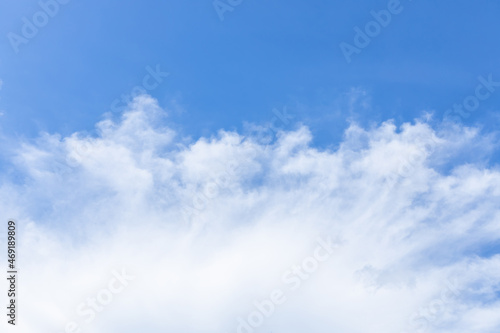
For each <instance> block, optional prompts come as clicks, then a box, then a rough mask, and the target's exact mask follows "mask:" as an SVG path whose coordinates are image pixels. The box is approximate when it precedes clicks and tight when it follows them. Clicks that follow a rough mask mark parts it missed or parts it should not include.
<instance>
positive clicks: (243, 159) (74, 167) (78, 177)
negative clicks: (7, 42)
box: [0, 96, 500, 333]
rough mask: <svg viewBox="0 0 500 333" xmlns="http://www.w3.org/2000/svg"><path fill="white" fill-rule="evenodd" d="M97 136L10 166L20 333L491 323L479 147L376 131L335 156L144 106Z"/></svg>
mask: <svg viewBox="0 0 500 333" xmlns="http://www.w3.org/2000/svg"><path fill="white" fill-rule="evenodd" d="M96 128H97V133H98V134H97V135H95V136H91V135H88V134H85V133H74V134H73V135H71V136H67V137H62V136H60V135H55V134H44V135H41V136H40V137H39V138H38V139H37V140H36V141H33V142H24V143H19V144H18V145H17V146H16V147H15V149H14V150H13V151H11V154H10V155H9V160H10V162H11V163H12V169H11V170H10V171H9V172H8V174H6V175H5V176H4V177H3V180H2V184H1V187H0V195H1V198H2V200H0V208H1V211H2V212H3V214H4V220H5V219H7V218H15V219H17V221H18V224H19V232H20V235H19V239H20V240H19V242H20V243H19V244H20V245H19V246H20V248H19V251H20V253H19V266H20V272H21V273H20V282H19V283H20V284H19V289H20V296H19V304H20V310H19V311H20V312H19V327H18V329H21V331H22V332H26V333H30V332H114V331H120V332H139V331H148V332H149V331H162V332H178V333H183V332H186V333H187V332H206V333H212V332H214V333H215V332H245V333H250V332H271V331H272V332H305V331H310V332H342V333H355V332H356V333H357V332H368V331H372V332H394V333H403V332H408V333H410V332H460V333H461V332H463V333H470V332H475V333H488V332H497V331H498V329H499V328H500V302H499V295H500V255H499V254H498V253H499V252H500V224H499V223H498V221H499V218H500V205H499V203H500V200H499V198H500V173H499V171H498V168H497V167H495V166H490V165H489V164H488V163H486V161H487V157H488V156H489V154H490V153H491V152H493V151H495V150H496V149H497V147H496V140H495V136H494V135H492V134H488V135H487V134H483V133H481V132H480V131H479V130H478V129H475V128H468V127H464V126H459V125H453V124H439V125H436V126H431V125H429V124H428V123H425V122H422V121H416V122H415V123H413V124H404V125H402V126H400V127H397V126H395V125H394V124H393V123H392V122H390V121H388V122H384V123H382V124H380V125H378V126H374V127H372V128H369V129H364V128H361V127H359V126H357V125H356V124H352V125H351V126H350V127H349V128H348V129H347V130H346V131H345V135H344V139H343V141H342V143H341V144H340V146H339V147H338V149H335V150H329V149H319V148H315V147H313V146H312V145H311V142H312V134H311V133H310V131H309V130H308V128H307V127H305V126H298V127H297V128H296V129H295V130H293V131H288V132H279V133H278V134H277V137H276V139H275V140H274V141H272V142H270V143H268V144H263V143H262V140H260V138H258V137H256V136H244V135H242V134H239V133H236V132H230V131H224V130H221V131H220V132H219V133H217V135H214V136H213V137H207V138H200V139H198V140H190V139H188V138H183V137H179V135H178V134H177V133H176V131H175V129H173V128H170V127H169V126H168V118H166V117H165V112H164V111H163V110H161V109H160V107H159V106H158V105H157V102H156V101H155V100H154V99H152V98H151V97H148V96H141V97H138V98H136V99H135V100H134V102H133V103H132V104H131V105H130V106H129V109H128V110H127V111H126V112H125V113H124V114H123V116H122V117H121V119H120V120H118V121H115V120H112V119H106V120H103V121H101V122H100V123H98V124H97V126H96ZM464 156H465V157H468V158H465V160H464ZM469 157H470V158H469ZM1 232H2V233H4V232H5V231H4V230H2V231H1ZM4 236H5V235H4V234H2V237H4ZM2 239H4V238H2ZM4 283H5V281H4ZM5 286H6V284H5ZM5 286H3V285H2V288H3V287H5ZM2 325H3V324H2Z"/></svg>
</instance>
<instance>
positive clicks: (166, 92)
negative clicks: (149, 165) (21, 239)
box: [0, 0, 500, 144]
mask: <svg viewBox="0 0 500 333" xmlns="http://www.w3.org/2000/svg"><path fill="white" fill-rule="evenodd" d="M387 6H388V2H387V1H358V2H356V3H345V2H336V1H314V2H307V3H306V2H303V1H293V0H292V1H275V2H272V3H268V2H267V3H259V2H255V1H253V2H252V1H243V2H242V3H241V4H240V5H237V6H235V7H234V10H233V11H227V12H225V13H224V15H223V17H224V20H223V21H221V20H220V19H219V16H218V15H217V12H216V10H215V9H214V6H213V4H212V3H211V2H210V1H194V2H190V3H189V4H187V3H185V2H183V1H169V2H160V1H153V2H148V3H138V2H135V1H106V2H99V1H88V2H85V3H82V2H78V1H70V2H69V3H68V4H66V5H61V7H60V8H59V10H58V12H57V14H56V15H55V16H54V17H53V18H50V20H49V22H48V24H47V25H46V26H44V27H42V28H41V29H40V30H39V32H38V34H36V36H35V37H34V38H32V39H30V40H29V42H28V43H27V44H20V45H19V53H17V54H16V53H15V52H14V51H13V48H12V46H11V43H9V39H8V38H7V36H6V35H7V33H9V32H14V33H18V34H20V33H21V28H22V26H23V22H22V17H27V18H30V19H31V18H32V16H33V15H34V14H35V13H36V12H37V11H39V10H40V6H39V5H38V3H37V1H27V2H23V3H9V4H8V5H4V6H3V7H4V8H3V9H2V13H1V14H0V15H1V25H0V29H1V31H2V35H3V36H4V38H2V43H1V46H0V47H1V49H0V52H1V53H0V54H1V57H0V61H1V62H0V77H1V78H2V80H3V81H4V85H3V89H2V98H1V100H0V108H1V109H2V110H4V113H5V115H4V116H3V120H2V124H3V128H4V131H6V132H9V133H16V134H21V135H27V136H33V135H36V134H37V133H38V132H39V131H40V130H48V131H52V132H55V131H57V132H61V133H66V134H67V133H70V132H73V131H75V130H82V129H87V130H92V129H93V126H94V124H95V123H96V121H98V120H99V119H101V115H102V114H103V113H104V112H106V111H108V110H109V106H110V104H111V102H112V101H113V100H114V99H115V98H117V97H119V96H121V95H122V94H127V93H129V92H130V90H131V89H132V87H134V86H136V85H138V84H139V85H140V84H141V82H142V79H143V77H144V76H145V75H146V74H147V72H146V70H145V68H146V67H147V66H152V67H154V66H155V65H157V64H159V65H160V66H161V68H162V70H163V71H166V72H169V73H170V77H168V78H167V79H166V80H165V81H164V82H163V83H162V84H161V85H160V86H159V87H158V88H157V89H154V90H153V91H150V92H149V93H150V94H151V95H152V96H153V97H155V98H157V99H158V100H159V101H160V103H163V104H165V105H167V104H168V102H170V101H172V100H175V101H177V103H178V105H179V106H180V107H181V109H182V110H185V112H178V113H176V112H174V113H172V114H171V119H172V121H175V122H177V123H178V124H179V126H181V127H182V128H183V130H185V131H186V133H188V134H191V135H193V136H195V137H196V136H200V135H202V134H205V135H206V134H209V133H213V132H215V131H216V130H218V129H219V128H227V129H232V128H240V127H241V125H242V122H243V121H251V122H265V121H267V120H268V118H269V117H270V112H271V111H270V110H272V109H273V108H281V107H283V106H285V105H286V106H288V108H289V109H290V110H291V112H292V111H295V112H294V114H297V115H298V117H299V120H301V121H303V122H304V123H308V124H310V125H311V126H313V128H314V129H315V130H317V131H318V135H320V136H318V138H321V139H318V140H319V142H318V143H319V144H326V143H327V142H329V141H328V140H331V139H334V140H338V139H339V135H340V133H341V132H342V131H343V129H345V127H346V123H345V119H346V118H348V117H352V116H353V115H350V114H348V113H347V111H346V110H342V111H341V112H340V113H337V114H336V116H335V117H332V114H333V112H332V111H333V110H332V108H334V105H335V104H336V103H337V100H338V99H339V96H340V95H341V94H342V93H345V92H347V91H349V90H350V89H351V88H352V87H359V88H361V89H363V90H366V91H367V92H368V94H369V96H370V98H371V103H370V107H369V109H367V110H357V115H356V116H358V120H360V121H364V122H369V121H371V120H373V121H376V122H380V121H383V120H385V119H388V118H394V119H395V120H396V121H398V122H403V121H411V120H412V119H413V118H415V117H418V116H420V115H421V113H422V110H432V111H434V112H435V114H436V117H439V116H441V115H442V114H443V113H444V111H445V110H446V109H447V108H449V107H451V106H452V105H453V104H454V103H456V102H457V101H462V100H463V98H464V97H465V96H467V95H469V94H470V93H471V91H473V89H474V87H475V86H476V84H477V77H478V76H479V75H488V74H493V76H494V77H498V78H500V72H498V69H497V66H496V64H497V62H498V59H499V58H500V45H499V44H498V43H495V40H496V37H497V32H498V24H497V21H496V20H497V17H498V15H497V14H498V12H499V10H500V8H499V7H500V5H499V4H498V3H497V2H495V1H482V2H481V3H477V2H470V1H443V2H439V3H437V2H435V1H421V0H420V1H402V2H401V5H400V6H401V8H402V11H401V13H399V14H397V15H393V18H392V21H391V22H390V24H389V25H388V26H387V27H385V28H383V30H382V32H381V33H380V34H379V35H378V36H376V37H375V38H373V40H372V42H371V43H370V45H369V46H368V47H366V48H365V49H363V50H362V52H361V53H360V54H359V55H357V54H355V55H353V60H352V62H351V63H350V64H347V63H346V61H345V58H344V56H343V54H342V52H341V49H340V48H339V44H340V43H341V42H347V43H351V44H352V42H353V38H354V35H355V33H354V30H353V27H355V26H360V27H364V26H365V24H366V23H368V22H369V21H370V20H372V19H373V18H372V17H371V15H370V11H372V10H375V11H379V10H383V9H386V8H387ZM499 80H500V79H499ZM499 96H500V94H495V95H494V96H493V97H492V98H490V99H488V100H487V101H486V102H484V103H482V105H481V107H480V109H479V110H478V111H477V112H475V114H474V115H473V116H472V117H471V118H470V119H467V122H468V123H474V122H481V121H482V123H483V124H487V125H490V126H491V125H492V123H491V121H484V120H485V119H490V118H491V115H489V112H492V111H495V105H496V104H495V103H497V102H498V101H499ZM297 104H300V105H304V106H305V107H304V108H302V109H300V110H299V109H298V108H297ZM294 108H295V110H294ZM494 123H495V124H498V122H497V121H495V122H494Z"/></svg>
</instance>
